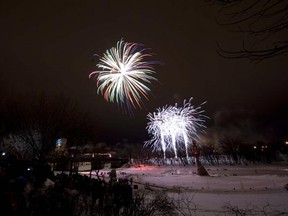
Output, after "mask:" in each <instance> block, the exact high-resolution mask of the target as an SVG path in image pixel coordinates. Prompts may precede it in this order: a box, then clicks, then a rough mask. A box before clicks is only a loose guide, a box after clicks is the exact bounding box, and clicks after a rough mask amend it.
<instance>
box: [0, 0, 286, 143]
mask: <svg viewBox="0 0 288 216" xmlns="http://www.w3.org/2000/svg"><path fill="white" fill-rule="evenodd" d="M215 16H216V9H215V8H213V7H212V6H211V5H210V4H207V3H206V2H205V1H191V2H188V1H184V0H182V1H181V0H180V1H145V2H135V1H121V2H120V1H112V0H111V1H99V0H95V1H90V0H88V1H85V2H82V1H78V2H77V1H49V2H39V1H35V2H29V1H28V2H22V1H19V2H15V1H12V2H11V1H7V0H4V2H3V1H2V2H1V3H0V27H1V34H0V47H1V53H0V83H1V86H2V87H1V91H4V90H5V92H4V93H5V94H6V95H10V94H12V95H13V94H14V95H20V94H26V93H27V94H29V93H31V92H34V93H35V92H47V93H53V94H56V95H57V94H58V95H64V96H66V97H68V98H69V99H70V100H71V101H77V102H78V104H79V105H80V106H81V107H82V108H83V109H84V110H87V112H89V113H92V114H93V116H95V118H96V119H97V121H98V123H99V125H100V126H101V127H100V128H101V130H100V131H95V133H96V134H98V136H99V141H102V140H105V139H107V140H109V139H111V140H112V141H111V142H114V141H115V142H116V141H117V140H119V141H121V140H122V139H124V138H127V139H128V140H129V139H130V140H137V139H139V140H140V141H143V139H145V138H146V135H147V134H146V129H145V127H146V124H147V119H146V116H147V114H148V113H149V112H153V111H155V110H156V108H158V107H162V106H164V105H165V104H169V105H173V104H174V103H175V102H178V103H182V102H183V100H184V99H189V98H190V97H193V98H194V99H193V101H192V103H195V105H196V106H198V105H200V104H201V103H202V102H204V101H207V104H205V105H204V106H203V109H204V110H206V115H207V116H209V117H210V118H211V120H210V122H207V124H211V122H213V116H214V115H215V114H216V113H217V112H220V111H221V110H229V111H231V112H232V111H233V110H246V111H247V112H249V113H253V114H255V115H259V116H262V117H263V118H267V119H273V118H275V119H276V120H275V121H280V120H281V121H283V120H286V119H288V118H287V116H288V110H287V109H288V102H287V101H288V90H287V81H288V73H287V68H288V61H287V56H280V57H275V58H271V59H267V60H265V61H263V62H260V63H257V64H256V63H252V62H250V61H249V60H246V59H241V60H228V59H224V58H222V57H220V56H219V55H218V54H217V52H216V50H217V42H219V43H220V44H223V46H225V47H231V49H233V48H234V47H236V45H235V44H236V43H237V44H238V43H239V41H240V42H241V40H242V38H241V35H240V34H237V33H235V32H231V31H229V29H228V28H227V27H225V26H219V25H217V23H216V22H215ZM121 38H124V40H125V41H127V42H136V43H141V44H144V45H145V47H148V48H151V51H152V52H153V53H155V55H154V57H153V58H154V59H155V60H157V61H160V62H162V63H163V65H158V66H156V67H155V71H156V75H155V76H156V77H157V79H158V80H159V83H154V84H153V86H152V92H151V95H152V96H151V97H150V100H149V101H145V106H146V108H144V109H142V110H141V109H138V110H136V111H135V113H134V114H135V116H134V118H131V117H130V116H129V115H126V114H124V113H122V112H121V110H119V109H118V108H117V105H116V104H113V103H107V102H106V101H104V99H103V97H102V96H101V95H97V94H96V84H95V81H93V79H89V78H88V75H89V74H90V73H91V72H92V71H94V70H96V64H97V62H98V58H97V57H95V56H94V54H99V55H101V54H102V53H103V52H105V50H107V49H109V48H111V47H112V46H115V44H116V42H117V41H119V40H120V39H121ZM2 94H3V92H2ZM280 113H281V116H279V114H280ZM277 115H278V116H277ZM281 125H282V126H283V128H282V130H283V131H284V130H285V128H286V130H287V123H286V122H285V121H283V122H282V123H281ZM111 136H113V137H111Z"/></svg>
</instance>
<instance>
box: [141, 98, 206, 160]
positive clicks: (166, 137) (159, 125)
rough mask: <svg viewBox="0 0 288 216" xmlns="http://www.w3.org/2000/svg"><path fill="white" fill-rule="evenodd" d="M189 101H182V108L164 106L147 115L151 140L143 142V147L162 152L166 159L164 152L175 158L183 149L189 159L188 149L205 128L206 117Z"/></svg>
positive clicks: (176, 105)
mask: <svg viewBox="0 0 288 216" xmlns="http://www.w3.org/2000/svg"><path fill="white" fill-rule="evenodd" d="M191 100H192V98H190V100H189V101H188V102H187V101H184V103H183V106H182V107H179V106H178V104H175V105H174V106H165V107H163V108H158V109H157V111H156V112H154V113H149V114H148V115H147V119H148V120H149V122H148V124H147V127H146V129H147V131H148V134H149V135H150V137H151V139H150V140H149V141H146V142H145V144H144V145H145V146H151V147H152V149H153V150H154V151H162V152H163V155H164V158H166V151H173V152H174V155H175V158H177V157H178V156H177V152H178V150H180V149H185V153H186V157H187V158H188V157H189V154H188V147H189V144H190V143H191V142H192V139H196V138H197V137H198V133H199V132H200V131H201V130H202V129H203V128H205V126H204V122H205V118H206V116H204V115H203V114H202V113H203V112H204V111H203V110H202V109H201V106H199V107H194V106H193V105H192V104H191Z"/></svg>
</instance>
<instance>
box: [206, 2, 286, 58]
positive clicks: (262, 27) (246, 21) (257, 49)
mask: <svg viewBox="0 0 288 216" xmlns="http://www.w3.org/2000/svg"><path fill="white" fill-rule="evenodd" d="M208 1H209V2H212V3H213V4H214V5H217V6H218V8H219V15H218V16H217V23H218V24H219V25H222V26H229V27H231V28H232V31H234V32H239V33H242V34H243V36H244V37H243V41H242V47H241V48H240V49H239V50H238V49H237V48H236V49H234V50H232V51H231V50H228V49H226V48H223V47H222V46H220V45H219V44H218V53H219V55H221V56H222V57H225V58H229V59H239V58H247V59H250V60H252V61H256V62H260V61H262V60H265V59H268V58H272V57H275V56H280V55H285V54H287V53H288V39H287V36H288V32H287V30H288V2H287V1H286V0H208Z"/></svg>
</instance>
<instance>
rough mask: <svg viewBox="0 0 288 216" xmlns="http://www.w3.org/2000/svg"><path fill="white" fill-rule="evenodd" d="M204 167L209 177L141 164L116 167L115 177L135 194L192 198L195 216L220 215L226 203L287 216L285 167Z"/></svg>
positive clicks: (184, 169)
mask: <svg viewBox="0 0 288 216" xmlns="http://www.w3.org/2000/svg"><path fill="white" fill-rule="evenodd" d="M205 168H206V170H207V171H208V173H209V174H210V176H197V175H196V174H195V171H196V168H195V167H194V166H186V167H184V166H144V165H141V166H137V167H130V168H119V169H117V177H118V178H127V179H131V178H132V179H133V188H134V191H139V190H149V191H157V190H160V191H166V192H167V193H168V195H169V196H172V197H173V198H176V199H177V198H178V199H183V197H186V198H187V197H189V198H192V202H193V205H194V207H196V208H197V214H195V215H223V214H224V213H223V212H222V211H223V207H224V205H226V204H229V205H230V206H237V208H241V209H245V210H249V209H254V210H255V211H257V209H259V210H260V211H261V209H263V207H265V206H267V205H269V208H268V209H270V210H271V209H272V211H279V214H274V215H288V191H287V190H286V189H285V188H284V185H286V184H288V166H287V165H286V166H285V165H265V166H264V165H249V166H205ZM109 171H110V169H107V168H106V169H104V170H101V171H100V173H102V174H103V175H104V176H106V178H108V174H109ZM83 174H88V173H83ZM135 185H137V186H136V187H135ZM137 187H138V188H137ZM136 188H137V189H136ZM270 210H269V211H270ZM267 211H268V210H267ZM221 212H222V213H221ZM281 212H283V214H281ZM261 214H262V213H259V215H261ZM246 215H249V214H246ZM271 215H272V214H271Z"/></svg>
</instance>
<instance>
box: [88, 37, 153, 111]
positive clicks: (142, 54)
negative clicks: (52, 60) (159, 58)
mask: <svg viewBox="0 0 288 216" xmlns="http://www.w3.org/2000/svg"><path fill="white" fill-rule="evenodd" d="M142 47H143V46H141V45H139V44H137V43H127V42H124V41H123V40H120V41H118V42H117V46H116V47H112V48H111V49H109V50H106V52H105V53H104V54H103V57H101V58H100V59H99V63H98V64H97V65H96V66H97V67H98V68H99V70H97V71H94V72H92V73H90V75H89V78H91V77H94V78H96V79H97V82H96V85H97V93H98V94H99V93H101V94H102V95H103V96H104V99H105V100H106V101H108V102H116V103H117V104H118V105H119V106H120V107H122V108H123V109H124V110H128V111H131V110H132V108H134V109H136V108H142V105H143V102H142V98H145V99H146V100H148V92H150V91H151V90H150V88H149V87H148V86H147V84H151V82H152V81H157V79H156V78H155V77H153V75H154V74H155V71H154V67H153V66H154V65H155V64H156V62H152V61H148V60H147V59H148V58H149V57H151V56H152V54H149V53H146V51H147V49H144V48H142Z"/></svg>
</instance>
